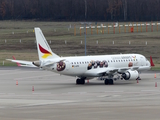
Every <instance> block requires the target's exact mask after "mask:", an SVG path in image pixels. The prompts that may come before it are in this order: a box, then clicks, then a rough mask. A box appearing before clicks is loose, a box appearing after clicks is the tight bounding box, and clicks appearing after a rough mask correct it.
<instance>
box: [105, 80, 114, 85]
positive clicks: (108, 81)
mask: <svg viewBox="0 0 160 120" xmlns="http://www.w3.org/2000/svg"><path fill="white" fill-rule="evenodd" d="M104 84H105V85H113V84H114V83H113V79H105V80H104Z"/></svg>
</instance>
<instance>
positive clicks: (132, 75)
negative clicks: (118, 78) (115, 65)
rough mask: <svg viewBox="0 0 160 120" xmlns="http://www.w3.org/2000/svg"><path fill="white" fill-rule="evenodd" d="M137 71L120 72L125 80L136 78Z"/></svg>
mask: <svg viewBox="0 0 160 120" xmlns="http://www.w3.org/2000/svg"><path fill="white" fill-rule="evenodd" d="M138 75H139V74H138V71H137V70H134V71H132V70H127V71H126V72H125V73H123V74H122V77H123V78H124V79H125V80H136V79H137V78H138Z"/></svg>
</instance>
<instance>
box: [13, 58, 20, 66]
mask: <svg viewBox="0 0 160 120" xmlns="http://www.w3.org/2000/svg"><path fill="white" fill-rule="evenodd" d="M12 57H13V59H14V60H16V58H15V57H14V56H12ZM16 64H17V66H21V64H20V63H18V62H16Z"/></svg>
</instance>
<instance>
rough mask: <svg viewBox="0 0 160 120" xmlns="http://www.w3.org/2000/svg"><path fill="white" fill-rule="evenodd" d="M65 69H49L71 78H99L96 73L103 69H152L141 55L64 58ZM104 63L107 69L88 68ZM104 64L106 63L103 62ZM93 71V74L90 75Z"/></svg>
mask: <svg viewBox="0 0 160 120" xmlns="http://www.w3.org/2000/svg"><path fill="white" fill-rule="evenodd" d="M61 59H63V60H64V63H65V69H64V70H62V71H57V69H56V68H57V64H53V65H52V66H50V67H49V68H48V69H49V70H51V71H53V72H56V73H59V74H64V75H69V76H79V77H82V76H84V77H85V76H87V77H99V76H96V75H94V71H95V72H97V71H101V70H102V69H103V70H104V69H106V70H107V69H114V68H126V67H139V68H138V70H137V71H142V70H148V69H150V62H149V61H148V60H147V59H146V58H145V57H144V56H143V55H140V54H119V55H99V56H79V57H77V56H76V57H63V58H61ZM93 61H94V62H96V61H99V62H103V61H105V62H106V63H107V64H108V65H107V67H102V68H100V66H98V67H97V66H96V64H97V63H96V64H94V66H91V67H90V69H89V68H88V66H89V64H91V62H93ZM103 63H104V62H103ZM89 70H92V74H90V73H88V71H89Z"/></svg>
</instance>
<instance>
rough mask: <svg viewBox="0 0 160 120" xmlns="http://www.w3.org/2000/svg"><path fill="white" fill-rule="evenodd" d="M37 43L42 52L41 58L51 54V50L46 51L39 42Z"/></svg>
mask: <svg viewBox="0 0 160 120" xmlns="http://www.w3.org/2000/svg"><path fill="white" fill-rule="evenodd" d="M38 45H39V49H40V51H41V52H42V53H43V54H44V55H43V56H42V58H47V57H48V56H50V55H52V53H51V52H49V51H47V50H46V49H44V48H43V47H42V46H41V45H40V44H38Z"/></svg>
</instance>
